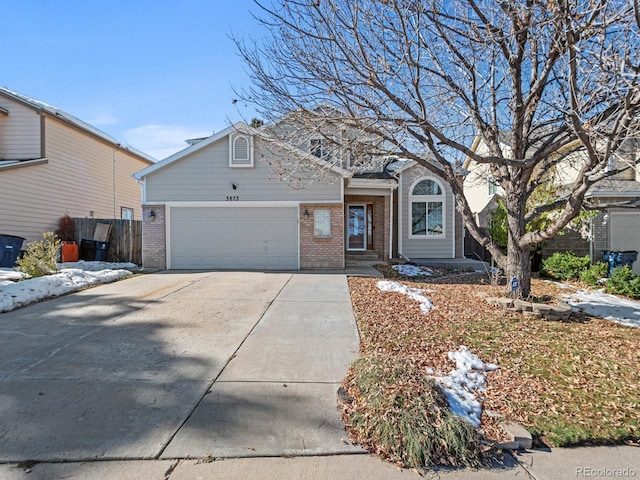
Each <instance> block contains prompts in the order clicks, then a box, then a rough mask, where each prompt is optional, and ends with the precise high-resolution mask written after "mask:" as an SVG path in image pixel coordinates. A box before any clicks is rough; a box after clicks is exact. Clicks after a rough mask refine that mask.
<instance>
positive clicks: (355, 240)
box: [347, 205, 367, 250]
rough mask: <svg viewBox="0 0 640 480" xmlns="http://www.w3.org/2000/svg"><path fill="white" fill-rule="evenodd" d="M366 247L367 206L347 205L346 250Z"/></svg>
mask: <svg viewBox="0 0 640 480" xmlns="http://www.w3.org/2000/svg"><path fill="white" fill-rule="evenodd" d="M366 249H367V206H366V205H349V206H348V207H347V250H366Z"/></svg>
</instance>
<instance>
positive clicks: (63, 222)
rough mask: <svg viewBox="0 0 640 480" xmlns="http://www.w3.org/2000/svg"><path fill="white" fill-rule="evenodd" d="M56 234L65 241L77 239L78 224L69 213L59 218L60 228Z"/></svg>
mask: <svg viewBox="0 0 640 480" xmlns="http://www.w3.org/2000/svg"><path fill="white" fill-rule="evenodd" d="M56 236H57V237H58V238H59V239H60V240H62V241H63V242H73V241H75V239H76V225H75V223H73V218H71V217H70V216H69V215H63V216H62V217H60V219H59V220H58V229H57V230H56Z"/></svg>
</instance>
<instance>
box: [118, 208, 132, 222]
mask: <svg viewBox="0 0 640 480" xmlns="http://www.w3.org/2000/svg"><path fill="white" fill-rule="evenodd" d="M120 218H122V219H123V220H133V208H128V207H120Z"/></svg>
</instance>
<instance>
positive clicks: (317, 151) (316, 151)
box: [309, 138, 330, 160]
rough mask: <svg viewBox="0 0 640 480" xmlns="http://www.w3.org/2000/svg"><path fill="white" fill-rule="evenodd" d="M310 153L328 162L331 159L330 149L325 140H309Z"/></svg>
mask: <svg viewBox="0 0 640 480" xmlns="http://www.w3.org/2000/svg"><path fill="white" fill-rule="evenodd" d="M309 151H310V152H311V155H313V156H314V157H318V158H321V159H323V160H328V159H329V158H330V153H329V149H328V148H327V144H326V142H325V139H324V138H312V139H310V140H309Z"/></svg>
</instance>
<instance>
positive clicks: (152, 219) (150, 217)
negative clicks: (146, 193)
mask: <svg viewBox="0 0 640 480" xmlns="http://www.w3.org/2000/svg"><path fill="white" fill-rule="evenodd" d="M155 219H156V212H154V211H153V210H151V211H149V220H151V221H152V222H153V221H154V220H155Z"/></svg>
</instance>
